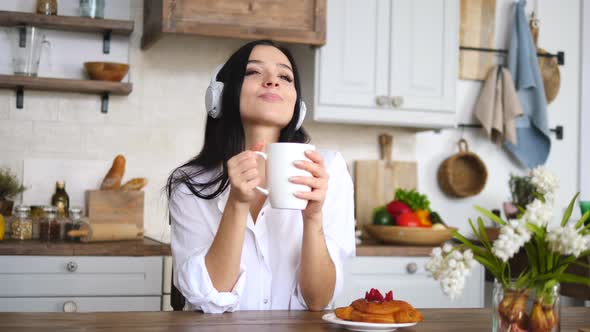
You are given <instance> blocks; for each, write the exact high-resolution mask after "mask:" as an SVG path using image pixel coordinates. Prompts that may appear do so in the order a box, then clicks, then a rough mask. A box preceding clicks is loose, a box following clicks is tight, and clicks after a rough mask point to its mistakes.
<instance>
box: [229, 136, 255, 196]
mask: <svg viewBox="0 0 590 332" xmlns="http://www.w3.org/2000/svg"><path fill="white" fill-rule="evenodd" d="M263 148H264V143H262V142H257V143H255V144H254V145H253V146H252V147H251V149H250V150H246V151H244V152H241V153H239V154H237V155H235V156H233V157H232V158H231V159H230V160H228V161H227V169H228V176H229V183H230V186H231V187H230V196H229V199H233V200H234V201H236V202H239V203H247V204H249V203H250V202H252V200H253V199H254V197H256V191H255V188H256V186H258V185H260V181H261V179H260V172H259V171H258V159H259V158H260V157H259V156H258V155H257V154H256V153H255V151H262V149H263Z"/></svg>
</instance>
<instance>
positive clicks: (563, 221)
mask: <svg viewBox="0 0 590 332" xmlns="http://www.w3.org/2000/svg"><path fill="white" fill-rule="evenodd" d="M578 195H580V193H576V194H575V195H574V198H572V200H571V201H570V204H569V205H568V206H567V209H565V213H564V214H563V218H562V219H561V227H563V226H565V225H566V224H567V221H568V220H569V219H570V217H571V215H572V211H573V210H574V204H576V199H577V198H578Z"/></svg>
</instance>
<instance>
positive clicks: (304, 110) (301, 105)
mask: <svg viewBox="0 0 590 332" xmlns="http://www.w3.org/2000/svg"><path fill="white" fill-rule="evenodd" d="M306 114H307V106H306V105H305V102H304V101H303V100H300V101H299V118H298V119H297V125H296V126H295V129H296V130H299V128H301V126H302V125H303V120H305V115H306Z"/></svg>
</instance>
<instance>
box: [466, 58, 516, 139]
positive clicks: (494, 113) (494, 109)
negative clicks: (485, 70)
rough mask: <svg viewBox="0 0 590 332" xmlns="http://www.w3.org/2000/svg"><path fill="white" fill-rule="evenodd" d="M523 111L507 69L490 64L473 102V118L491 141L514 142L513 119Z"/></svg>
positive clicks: (514, 128)
mask: <svg viewBox="0 0 590 332" xmlns="http://www.w3.org/2000/svg"><path fill="white" fill-rule="evenodd" d="M523 114H524V113H523V111H522V107H521V106H520V101H519V100H518V96H517V95H516V90H515V88H514V82H513V80H512V75H511V74H510V71H509V70H508V69H507V68H504V67H502V66H496V67H493V68H492V69H491V70H490V73H489V74H488V77H487V78H486V80H485V82H484V85H483V88H482V90H481V93H480V95H479V98H478V99H477V103H476V104H475V117H476V118H477V120H478V121H479V122H480V123H481V125H482V127H483V128H484V130H485V132H486V134H487V135H488V137H489V138H491V140H492V142H494V143H496V144H498V145H501V144H502V143H504V141H509V142H511V143H512V144H515V145H516V126H515V125H516V118H518V117H519V116H521V115H523Z"/></svg>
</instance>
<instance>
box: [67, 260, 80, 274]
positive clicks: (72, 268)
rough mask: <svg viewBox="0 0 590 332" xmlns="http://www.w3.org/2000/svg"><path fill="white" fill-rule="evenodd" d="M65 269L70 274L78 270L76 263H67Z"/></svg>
mask: <svg viewBox="0 0 590 332" xmlns="http://www.w3.org/2000/svg"><path fill="white" fill-rule="evenodd" d="M66 268H67V269H68V271H70V272H76V270H77V269H78V264H77V263H76V262H69V263H68V265H67V266H66Z"/></svg>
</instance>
